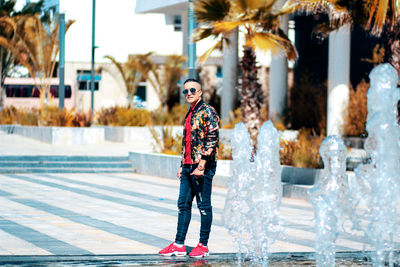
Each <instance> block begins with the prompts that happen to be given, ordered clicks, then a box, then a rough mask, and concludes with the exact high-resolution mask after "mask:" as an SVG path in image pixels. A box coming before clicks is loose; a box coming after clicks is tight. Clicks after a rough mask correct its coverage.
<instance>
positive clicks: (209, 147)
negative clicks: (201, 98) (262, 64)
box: [201, 107, 219, 161]
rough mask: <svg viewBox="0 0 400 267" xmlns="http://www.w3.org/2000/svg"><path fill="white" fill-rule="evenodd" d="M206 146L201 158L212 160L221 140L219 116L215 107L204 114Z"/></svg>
mask: <svg viewBox="0 0 400 267" xmlns="http://www.w3.org/2000/svg"><path fill="white" fill-rule="evenodd" d="M204 117H205V118H204V147H203V151H202V153H201V159H204V160H206V161H208V160H210V158H211V156H212V155H214V154H215V152H216V149H217V147H218V142H219V133H218V131H219V117H218V114H217V112H216V111H215V109H214V108H212V107H210V108H208V109H207V110H206V112H205V116H204Z"/></svg>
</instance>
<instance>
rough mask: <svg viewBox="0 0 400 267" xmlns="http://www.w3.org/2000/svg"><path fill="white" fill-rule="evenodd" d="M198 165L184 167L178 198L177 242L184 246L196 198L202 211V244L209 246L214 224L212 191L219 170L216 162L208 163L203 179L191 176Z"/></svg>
mask: <svg viewBox="0 0 400 267" xmlns="http://www.w3.org/2000/svg"><path fill="white" fill-rule="evenodd" d="M196 167H197V165H183V167H182V173H181V179H180V180H181V185H180V189H179V198H178V210H179V213H178V227H177V231H176V238H175V242H176V243H178V244H184V242H185V238H186V233H187V231H188V228H189V224H190V219H191V218H192V202H193V198H194V197H195V196H196V202H197V207H198V209H199V211H200V218H201V226H200V241H199V242H200V243H203V245H204V246H207V243H208V238H209V236H210V231H211V224H212V207H211V191H212V179H213V177H214V174H215V170H216V168H217V163H216V162H211V163H208V164H207V165H206V167H205V169H204V176H203V177H195V176H193V175H190V173H192V172H193V171H194V169H195V168H196Z"/></svg>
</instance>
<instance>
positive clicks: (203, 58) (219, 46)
mask: <svg viewBox="0 0 400 267" xmlns="http://www.w3.org/2000/svg"><path fill="white" fill-rule="evenodd" d="M216 49H218V50H222V40H219V41H218V42H217V43H215V44H214V45H213V46H212V47H211V48H209V49H207V51H206V52H204V54H203V55H201V56H200V57H199V62H201V63H203V62H205V61H206V60H207V58H209V57H210V56H211V54H212V52H214V51H215V50H216Z"/></svg>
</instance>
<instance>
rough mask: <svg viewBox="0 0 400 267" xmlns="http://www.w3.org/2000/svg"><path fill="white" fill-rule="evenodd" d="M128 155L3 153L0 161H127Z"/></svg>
mask: <svg viewBox="0 0 400 267" xmlns="http://www.w3.org/2000/svg"><path fill="white" fill-rule="evenodd" d="M127 160H129V157H128V156H126V157H121V156H64V155H54V156H52V155H51V156H47V155H38V156H31V155H29V156H24V155H5V156H0V162H2V161H63V162H66V161H80V162H98V161H103V162H110V161H111V162H116V161H127Z"/></svg>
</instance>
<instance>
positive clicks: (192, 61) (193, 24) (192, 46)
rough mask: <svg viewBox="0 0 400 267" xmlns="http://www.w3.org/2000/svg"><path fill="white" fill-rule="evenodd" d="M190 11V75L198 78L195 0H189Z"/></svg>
mask: <svg viewBox="0 0 400 267" xmlns="http://www.w3.org/2000/svg"><path fill="white" fill-rule="evenodd" d="M188 13H189V14H188V69H189V73H188V77H189V78H194V79H196V78H197V71H196V43H194V42H193V41H192V33H193V31H194V30H195V29H196V27H197V25H196V18H195V17H194V10H193V0H189V8H188Z"/></svg>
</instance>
